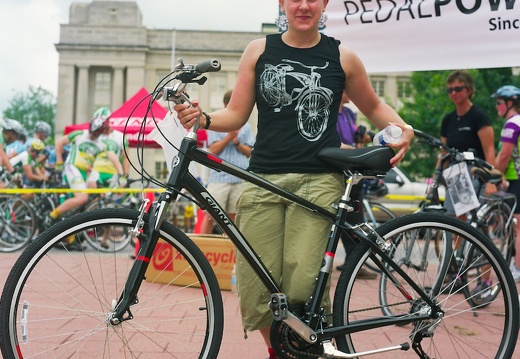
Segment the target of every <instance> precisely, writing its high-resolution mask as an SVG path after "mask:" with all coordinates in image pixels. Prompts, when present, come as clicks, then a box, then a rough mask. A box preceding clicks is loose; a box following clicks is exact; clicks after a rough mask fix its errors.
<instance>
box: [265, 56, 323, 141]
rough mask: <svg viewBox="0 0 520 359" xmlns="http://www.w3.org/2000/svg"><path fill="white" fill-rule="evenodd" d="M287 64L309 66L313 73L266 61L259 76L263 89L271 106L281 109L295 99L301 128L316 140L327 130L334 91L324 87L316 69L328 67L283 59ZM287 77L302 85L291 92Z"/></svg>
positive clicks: (299, 128)
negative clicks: (288, 91) (296, 70)
mask: <svg viewBox="0 0 520 359" xmlns="http://www.w3.org/2000/svg"><path fill="white" fill-rule="evenodd" d="M282 61H284V62H287V63H293V64H298V65H300V66H302V67H305V68H308V69H310V70H311V71H310V74H306V73H302V72H292V71H293V70H294V67H293V66H291V65H289V64H279V65H276V66H274V65H270V64H266V66H265V70H264V72H263V73H262V74H261V75H260V92H261V93H262V96H263V98H264V99H265V101H266V102H267V103H268V105H269V106H271V107H275V109H274V111H275V112H280V110H281V108H282V107H283V106H288V105H290V104H292V103H293V102H294V101H298V102H297V104H296V107H295V109H296V111H297V112H298V131H299V132H300V134H301V135H302V136H303V137H304V138H305V139H307V140H308V141H317V140H318V139H319V138H320V137H321V136H322V134H323V133H324V132H325V130H326V129H327V120H328V118H329V114H330V105H331V104H332V99H333V93H332V91H331V90H330V89H328V88H324V87H321V84H320V79H321V75H320V74H319V73H318V72H315V70H322V69H325V68H327V67H328V66H329V63H328V62H327V63H326V64H325V65H324V66H322V67H320V66H307V65H304V64H302V63H301V62H299V61H292V60H285V59H284V60H282ZM286 76H291V77H293V78H294V79H296V80H298V81H299V82H300V83H301V84H302V85H303V87H301V88H295V89H293V90H292V91H291V93H287V90H286V86H285V83H286Z"/></svg>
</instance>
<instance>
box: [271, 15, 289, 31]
mask: <svg viewBox="0 0 520 359" xmlns="http://www.w3.org/2000/svg"><path fill="white" fill-rule="evenodd" d="M274 23H275V24H276V26H278V29H279V30H280V31H281V32H284V31H287V28H288V25H289V20H287V15H285V13H284V12H282V14H281V15H280V16H278V17H277V18H276V19H275V20H274Z"/></svg>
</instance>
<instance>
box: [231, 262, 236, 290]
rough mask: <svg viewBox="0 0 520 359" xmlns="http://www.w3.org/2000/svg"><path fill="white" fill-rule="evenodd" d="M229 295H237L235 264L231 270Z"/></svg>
mask: <svg viewBox="0 0 520 359" xmlns="http://www.w3.org/2000/svg"><path fill="white" fill-rule="evenodd" d="M231 293H235V294H236V293H238V289H237V275H236V264H234V265H233V270H232V271H231Z"/></svg>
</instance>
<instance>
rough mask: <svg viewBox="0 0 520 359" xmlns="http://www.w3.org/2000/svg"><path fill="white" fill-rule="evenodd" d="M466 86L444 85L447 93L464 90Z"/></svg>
mask: <svg viewBox="0 0 520 359" xmlns="http://www.w3.org/2000/svg"><path fill="white" fill-rule="evenodd" d="M465 88H466V86H455V87H446V92H447V93H450V94H451V93H452V92H461V91H462V90H464V89H465Z"/></svg>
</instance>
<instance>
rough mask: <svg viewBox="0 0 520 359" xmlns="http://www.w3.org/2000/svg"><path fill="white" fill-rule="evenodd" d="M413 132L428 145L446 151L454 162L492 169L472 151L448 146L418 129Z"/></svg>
mask: <svg viewBox="0 0 520 359" xmlns="http://www.w3.org/2000/svg"><path fill="white" fill-rule="evenodd" d="M414 133H415V135H416V136H417V137H419V138H421V139H423V140H424V141H423V142H424V143H426V144H427V145H428V146H430V147H434V148H439V149H442V150H444V151H446V152H447V153H448V155H449V156H450V157H451V158H453V159H454V160H455V161H456V162H468V163H472V164H474V165H475V166H477V167H480V168H483V169H486V170H492V169H493V166H492V165H491V164H490V163H489V162H486V161H484V160H483V159H481V158H478V157H475V155H474V154H473V152H469V151H468V152H460V151H458V150H457V149H455V148H451V147H448V146H447V145H446V144H444V143H443V142H442V141H441V140H439V139H438V138H436V137H433V136H431V135H428V134H427V133H424V132H422V131H420V130H416V129H414Z"/></svg>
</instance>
